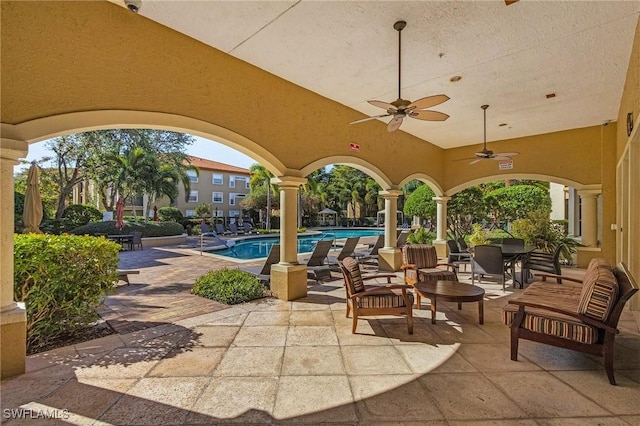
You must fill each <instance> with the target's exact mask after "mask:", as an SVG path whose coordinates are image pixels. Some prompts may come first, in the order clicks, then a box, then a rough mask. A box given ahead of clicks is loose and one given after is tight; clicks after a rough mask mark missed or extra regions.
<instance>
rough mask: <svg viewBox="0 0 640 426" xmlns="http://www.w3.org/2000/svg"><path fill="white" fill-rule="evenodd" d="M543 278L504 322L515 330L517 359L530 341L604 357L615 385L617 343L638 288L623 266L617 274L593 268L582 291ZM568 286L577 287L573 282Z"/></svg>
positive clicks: (599, 262) (601, 265)
mask: <svg viewBox="0 0 640 426" xmlns="http://www.w3.org/2000/svg"><path fill="white" fill-rule="evenodd" d="M549 277H550V278H557V277H558V276H557V275H542V279H543V282H536V283H533V284H531V285H530V286H529V287H528V288H527V289H526V290H525V291H524V294H523V296H521V297H519V298H517V299H514V300H510V301H509V304H508V305H507V306H505V307H504V310H503V321H504V323H505V324H506V325H509V326H510V327H511V359H512V360H513V361H517V359H518V341H519V339H527V340H531V341H534V342H539V343H544V344H547V345H553V346H558V347H562V348H567V349H571V350H574V351H579V352H584V353H587V354H592V355H599V356H602V357H603V358H604V367H605V370H606V372H607V377H608V378H609V382H610V383H611V384H612V385H615V384H616V381H615V377H614V371H613V350H614V338H615V336H616V334H619V333H620V331H619V330H618V329H617V326H618V320H619V319H620V314H621V313H622V309H623V308H624V305H625V303H626V302H627V300H629V298H631V296H633V295H634V294H635V293H636V292H637V291H638V285H637V284H636V282H635V281H634V279H633V277H632V276H631V274H630V273H629V271H628V270H627V268H626V266H625V265H624V264H623V263H620V264H618V265H617V266H616V267H615V268H612V267H611V265H610V264H609V263H608V262H607V261H605V260H604V259H593V260H592V261H591V262H590V263H589V267H588V268H587V273H586V275H585V277H584V281H582V287H570V286H566V285H561V284H555V283H550V282H545V281H546V278H549ZM561 278H562V280H566V281H576V282H581V281H579V280H575V279H573V278H569V277H561Z"/></svg>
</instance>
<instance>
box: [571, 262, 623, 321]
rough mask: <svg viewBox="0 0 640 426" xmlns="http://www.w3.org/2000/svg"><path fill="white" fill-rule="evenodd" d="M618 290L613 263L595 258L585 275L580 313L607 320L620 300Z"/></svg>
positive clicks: (579, 305)
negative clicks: (612, 267)
mask: <svg viewBox="0 0 640 426" xmlns="http://www.w3.org/2000/svg"><path fill="white" fill-rule="evenodd" d="M618 292H619V288H618V281H617V280H616V277H615V276H614V275H613V272H612V270H611V265H610V264H609V263H608V262H606V261H604V260H603V259H593V260H592V261H591V262H590V263H589V267H588V268H587V273H586V275H585V277H584V281H583V286H582V294H581V297H580V301H579V304H578V313H580V314H583V315H585V316H588V317H591V318H594V319H597V320H599V321H606V320H607V318H609V314H610V313H611V310H612V309H613V306H614V305H615V303H616V301H617V300H618Z"/></svg>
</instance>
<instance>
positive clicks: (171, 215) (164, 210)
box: [158, 207, 183, 222]
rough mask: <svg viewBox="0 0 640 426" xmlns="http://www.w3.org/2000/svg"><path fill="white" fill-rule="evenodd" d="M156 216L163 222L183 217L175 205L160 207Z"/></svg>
mask: <svg viewBox="0 0 640 426" xmlns="http://www.w3.org/2000/svg"><path fill="white" fill-rule="evenodd" d="M158 218H159V219H160V220H161V221H163V222H179V221H181V220H182V219H183V216H182V212H181V211H180V209H177V208H175V207H160V208H159V209H158Z"/></svg>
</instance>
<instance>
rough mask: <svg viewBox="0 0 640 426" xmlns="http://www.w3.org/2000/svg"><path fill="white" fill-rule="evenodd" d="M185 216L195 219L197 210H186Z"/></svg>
mask: <svg viewBox="0 0 640 426" xmlns="http://www.w3.org/2000/svg"><path fill="white" fill-rule="evenodd" d="M184 215H185V216H186V217H194V216H195V215H196V211H195V210H186V211H185V212H184Z"/></svg>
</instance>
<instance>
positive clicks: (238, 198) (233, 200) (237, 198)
mask: <svg viewBox="0 0 640 426" xmlns="http://www.w3.org/2000/svg"><path fill="white" fill-rule="evenodd" d="M246 196H247V194H238V193H235V192H232V193H231V194H229V205H230V206H235V205H240V203H241V202H242V200H244V197H246Z"/></svg>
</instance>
